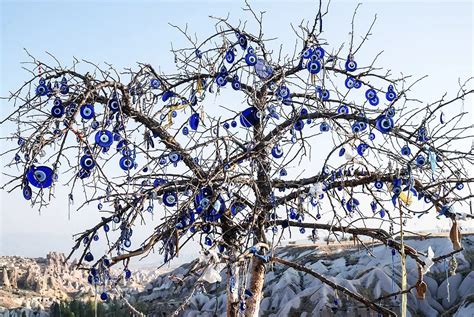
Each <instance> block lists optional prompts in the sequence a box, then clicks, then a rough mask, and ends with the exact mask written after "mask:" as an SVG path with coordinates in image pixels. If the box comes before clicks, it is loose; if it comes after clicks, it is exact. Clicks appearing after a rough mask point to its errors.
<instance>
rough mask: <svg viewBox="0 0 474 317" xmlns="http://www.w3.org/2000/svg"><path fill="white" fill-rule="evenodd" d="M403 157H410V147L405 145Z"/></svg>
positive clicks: (402, 151)
mask: <svg viewBox="0 0 474 317" xmlns="http://www.w3.org/2000/svg"><path fill="white" fill-rule="evenodd" d="M400 152H401V153H402V155H405V156H408V155H410V154H411V149H410V147H409V146H408V145H404V146H403V147H402V149H401V151H400Z"/></svg>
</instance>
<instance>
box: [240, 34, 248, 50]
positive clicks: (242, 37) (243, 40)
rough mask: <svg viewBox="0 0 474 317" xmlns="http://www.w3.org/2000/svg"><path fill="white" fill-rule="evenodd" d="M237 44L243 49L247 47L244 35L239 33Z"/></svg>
mask: <svg viewBox="0 0 474 317" xmlns="http://www.w3.org/2000/svg"><path fill="white" fill-rule="evenodd" d="M239 45H240V47H241V48H242V49H243V50H244V49H246V48H247V38H246V37H245V35H242V34H240V36H239Z"/></svg>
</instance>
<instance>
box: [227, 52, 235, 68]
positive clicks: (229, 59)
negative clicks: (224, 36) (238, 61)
mask: <svg viewBox="0 0 474 317" xmlns="http://www.w3.org/2000/svg"><path fill="white" fill-rule="evenodd" d="M225 60H226V61H227V63H229V64H232V63H233V62H234V60H235V55H234V50H233V49H230V50H228V51H227V52H226V53H225Z"/></svg>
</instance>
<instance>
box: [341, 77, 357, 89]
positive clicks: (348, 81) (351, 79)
mask: <svg viewBox="0 0 474 317" xmlns="http://www.w3.org/2000/svg"><path fill="white" fill-rule="evenodd" d="M355 82H356V80H355V78H354V77H347V78H346V81H345V82H344V85H346V88H347V89H351V88H354V85H355Z"/></svg>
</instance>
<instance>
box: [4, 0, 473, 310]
mask: <svg viewBox="0 0 474 317" xmlns="http://www.w3.org/2000/svg"><path fill="white" fill-rule="evenodd" d="M244 10H245V11H246V12H248V13H249V14H250V16H251V18H252V19H253V20H254V22H255V23H256V25H257V29H256V31H252V30H248V29H247V27H246V23H243V22H241V23H238V24H237V25H234V24H232V23H231V22H230V20H229V19H228V18H216V17H212V19H213V21H214V22H215V32H214V33H213V34H212V35H210V36H209V37H207V38H206V39H204V40H202V41H199V40H198V39H197V36H196V35H192V34H191V33H190V32H189V30H188V28H187V27H186V28H181V27H178V26H173V27H174V28H176V29H177V30H178V31H179V32H181V33H182V34H183V35H184V36H185V37H186V39H187V40H188V41H189V46H188V47H185V48H179V49H176V48H173V49H172V53H173V54H174V58H175V63H176V69H177V70H176V72H175V73H170V74H164V73H163V72H161V71H159V70H158V69H157V68H155V67H154V66H152V65H149V64H145V63H138V64H137V66H136V67H135V68H133V69H132V68H130V69H125V70H124V71H118V70H116V69H114V68H113V67H112V66H111V65H107V66H106V67H102V66H100V65H96V64H92V63H90V62H88V61H79V60H75V62H74V63H73V65H72V66H71V67H66V66H63V65H62V64H61V63H60V62H59V61H57V60H56V59H55V58H54V57H53V56H52V58H53V60H54V62H53V63H52V64H53V65H51V64H50V63H46V62H43V61H39V60H37V59H36V58H34V57H33V56H32V55H30V54H28V56H29V57H30V58H31V61H30V62H28V63H27V64H26V65H27V67H26V69H27V70H28V71H30V72H31V79H30V80H29V81H27V82H26V83H25V84H24V85H22V86H21V87H20V88H19V89H18V90H17V91H14V92H12V93H11V95H10V96H9V97H8V99H9V100H10V102H11V103H12V105H14V107H15V108H14V110H12V112H11V114H10V115H9V116H7V117H6V118H5V119H4V120H3V121H2V124H4V123H6V122H13V123H14V124H15V126H16V127H17V130H16V131H14V132H12V134H11V135H10V136H8V137H7V139H8V140H15V141H17V146H12V147H11V148H10V149H9V150H8V151H6V152H5V153H4V154H3V156H8V157H10V156H11V155H12V154H14V158H13V159H12V161H11V163H10V164H9V165H11V166H19V167H21V170H22V172H21V173H20V175H12V176H11V180H9V181H8V183H7V184H5V186H4V188H6V189H7V190H9V191H13V190H16V189H20V190H22V191H23V195H24V197H25V199H26V200H28V201H30V202H31V204H32V205H34V206H37V207H38V208H40V209H41V208H44V207H47V205H48V203H49V202H50V201H51V199H54V197H55V196H54V192H55V187H57V186H58V184H59V181H61V182H62V183H65V186H67V188H68V189H69V190H70V194H69V199H70V200H74V201H76V202H80V206H79V209H80V208H85V207H86V206H88V205H90V204H97V205H98V209H99V210H100V211H101V213H100V215H101V216H102V217H101V218H100V221H99V222H98V223H97V224H96V225H95V226H94V227H92V228H89V229H86V230H84V231H83V232H81V233H79V234H77V235H76V243H75V245H74V247H73V249H72V251H71V253H70V254H69V257H68V259H69V258H71V257H72V256H73V255H74V254H78V255H79V261H78V266H79V267H84V266H83V263H84V262H89V263H90V265H91V268H90V281H91V283H93V284H95V285H102V284H109V283H111V281H110V276H109V268H110V267H111V266H113V265H115V264H117V263H122V264H123V265H124V268H125V269H124V271H123V276H124V277H125V278H128V277H129V276H130V271H129V270H128V263H129V260H130V259H131V258H132V257H137V256H146V255H148V254H149V253H150V252H152V251H158V252H160V253H161V254H163V255H164V258H165V262H168V261H170V260H171V259H173V258H175V257H177V256H178V254H179V250H180V248H182V247H183V245H185V244H186V243H194V244H196V245H197V246H199V247H200V248H201V249H202V250H203V251H205V253H206V254H207V255H208V259H209V262H208V263H207V267H206V269H212V267H214V266H215V265H216V264H218V263H219V262H222V263H224V264H225V265H226V270H227V278H228V281H227V283H228V288H227V291H228V302H227V313H228V315H229V316H237V315H239V314H245V315H246V316H257V315H258V312H259V304H260V300H261V299H262V288H263V284H264V277H265V270H266V267H267V265H269V263H271V262H273V263H279V264H283V265H288V266H290V267H293V268H295V269H297V270H301V271H303V272H306V273H308V274H311V275H312V276H315V277H316V278H318V279H320V280H321V281H322V282H324V283H326V284H328V285H330V286H331V287H333V288H334V289H337V290H339V291H342V292H343V293H345V294H347V295H348V296H350V297H352V298H353V299H354V300H356V301H360V302H362V303H363V304H365V305H366V306H368V307H369V308H371V309H373V310H375V311H377V312H379V313H380V314H383V315H386V316H394V315H395V314H394V312H392V311H390V310H389V309H388V308H386V307H384V306H383V305H382V304H380V303H376V302H373V301H370V300H369V299H367V298H364V297H363V296H362V295H360V294H357V293H353V292H351V291H349V290H348V289H345V288H344V287H342V286H340V285H337V284H336V283H334V282H332V281H331V279H330V278H327V277H324V276H323V275H321V274H320V273H317V272H315V271H313V270H311V269H309V268H306V267H304V266H301V265H299V264H298V263H296V262H291V261H287V260H285V259H281V258H278V257H276V256H275V253H274V249H275V247H277V246H278V245H279V243H280V241H281V239H282V237H283V233H284V232H289V230H290V229H291V228H292V227H296V228H299V230H300V231H301V233H304V231H305V229H310V230H323V231H327V233H328V234H329V238H331V239H332V237H334V238H335V239H339V238H338V237H339V235H338V234H337V233H338V232H340V233H345V234H349V235H352V236H353V239H354V241H358V242H359V243H362V244H364V240H363V239H362V238H360V237H363V236H366V237H370V238H372V239H374V240H377V241H380V242H382V243H384V244H386V245H388V246H390V247H391V248H393V249H394V250H395V251H396V252H399V253H400V254H401V255H402V258H403V259H404V258H405V256H408V257H411V258H413V259H415V260H416V261H417V262H418V264H419V266H420V268H423V267H424V266H425V265H426V263H425V262H424V261H423V260H422V257H420V255H423V253H420V252H419V251H417V250H414V249H412V248H410V247H408V246H406V245H405V244H404V243H403V232H404V230H403V227H404V225H405V224H406V223H407V221H410V220H411V219H413V218H414V217H422V216H423V215H425V214H427V213H429V212H438V213H439V214H440V215H442V216H446V217H449V218H451V219H452V221H453V229H452V240H453V246H454V248H455V250H454V252H459V250H460V249H461V248H462V246H460V245H459V230H458V227H457V226H458V225H457V219H459V218H460V217H469V218H472V217H473V216H472V214H470V213H466V212H463V210H465V208H466V206H467V205H466V202H468V201H469V200H470V198H471V197H472V194H471V191H470V188H469V186H470V184H471V183H472V182H473V178H472V177H471V176H470V175H469V173H468V169H469V168H471V167H472V163H473V152H472V149H469V148H468V149H466V148H461V147H460V146H459V144H460V142H462V141H466V140H468V141H469V139H470V138H472V136H473V135H472V126H471V124H470V123H469V124H467V125H466V124H464V123H463V122H464V118H463V117H464V116H465V115H466V113H464V112H463V113H459V114H458V115H456V116H454V117H451V118H444V114H443V110H444V109H445V107H448V106H451V105H452V104H453V103H457V102H463V101H464V100H465V98H466V97H467V96H468V95H471V94H472V93H473V91H474V90H473V89H472V88H469V87H470V84H471V82H470V81H469V80H467V81H466V82H465V83H462V84H460V85H459V91H458V92H457V94H456V96H455V97H453V98H447V97H446V95H445V96H442V97H441V98H440V99H439V100H438V101H436V102H433V103H429V104H425V103H424V102H422V101H421V100H419V99H416V98H414V97H411V96H410V91H411V90H412V87H413V86H414V85H415V84H417V83H418V82H419V80H421V79H413V78H412V77H411V76H402V77H398V78H397V77H394V76H393V75H392V73H391V71H387V70H384V69H383V68H380V67H378V66H376V64H377V63H376V60H377V57H378V55H376V56H375V57H374V59H373V62H372V63H371V64H368V65H361V64H360V63H359V64H358V63H357V60H358V59H357V58H358V52H359V50H360V48H361V47H362V46H363V44H364V43H365V42H366V40H367V39H368V38H369V36H370V34H371V31H372V26H373V23H372V25H371V26H370V29H369V30H368V31H367V33H366V34H365V35H364V36H362V37H361V38H360V40H357V38H356V36H355V35H354V27H353V26H354V19H353V21H352V31H351V32H350V42H349V43H348V45H343V46H341V47H340V48H338V49H336V50H334V49H331V48H330V46H329V45H328V43H326V41H325V40H323V39H322V37H321V32H322V30H323V24H322V22H323V18H324V17H325V16H326V15H327V13H328V9H327V7H325V6H322V5H321V4H320V5H319V7H318V8H317V12H316V17H315V19H314V21H309V22H302V23H301V24H300V25H298V26H297V27H295V26H293V30H294V32H295V37H296V45H295V47H294V52H293V53H292V54H289V55H284V54H283V53H282V51H281V50H280V51H277V52H274V51H272V50H269V49H268V48H267V46H268V41H270V40H275V39H266V38H265V37H264V32H263V21H262V20H263V12H260V13H259V12H255V11H254V10H253V9H252V8H251V7H250V6H249V5H248V4H247V3H246V6H245V7H244ZM356 11H357V9H356ZM355 16H356V14H355V13H354V17H355ZM374 22H375V19H374ZM83 64H87V65H89V66H90V67H91V70H90V71H89V72H87V73H83V72H81V71H80V70H79V66H80V65H83ZM223 96H227V97H228V98H229V99H230V98H232V100H238V101H239V102H240V103H241V107H238V108H237V107H236V105H229V106H221V108H220V109H218V110H216V105H217V104H218V103H219V100H220V98H224V97H223ZM213 112H215V113H216V115H211V113H213ZM321 140H325V142H330V144H332V146H331V147H328V148H321V147H320V146H318V145H319V144H320V143H319V142H321ZM328 144H329V143H328ZM315 146H316V147H317V148H316V149H314V147H315ZM314 155H316V156H317V157H314ZM319 162H323V163H322V164H319ZM418 200H423V201H425V202H426V203H429V208H425V209H423V208H420V206H421V204H419V203H417V201H418ZM454 208H459V209H458V210H461V211H455V210H454ZM463 208H464V209H463ZM152 214H154V215H155V217H156V216H157V217H158V218H159V221H158V222H157V219H154V223H156V226H155V229H154V231H153V232H152V234H150V235H149V237H148V238H147V239H145V240H144V241H136V242H134V245H138V247H132V239H133V237H134V236H133V229H134V227H135V225H136V224H138V223H144V222H147V221H150V220H149V219H150V217H151V215H152ZM322 216H324V217H323V218H321V217H322ZM324 219H328V220H329V222H326V221H323V220H324ZM373 223H375V224H376V225H369V224H373ZM102 230H104V231H105V232H106V234H107V241H108V246H109V251H108V253H107V254H105V255H103V256H102V255H97V254H93V253H92V246H93V243H94V241H95V240H96V239H97V237H98V234H99V232H102ZM396 236H401V237H402V239H399V240H396V239H395V237H396ZM329 238H328V239H329ZM192 241H194V242H192ZM456 243H458V244H457V245H456ZM448 256H449V255H448ZM440 259H443V258H442V257H441V258H438V259H435V260H440ZM204 271H205V270H204ZM203 274H204V273H203ZM402 275H403V274H402ZM423 283H424V282H423V280H422V273H420V279H419V281H418V283H417V284H416V285H414V286H413V287H411V288H410V289H408V290H407V289H404V290H403V291H402V292H399V293H398V294H406V293H407V292H408V291H409V290H411V289H412V288H415V287H416V288H417V289H420V290H421V291H422V287H423ZM395 295H396V294H391V295H390V296H395ZM104 297H106V295H105V296H104Z"/></svg>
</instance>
